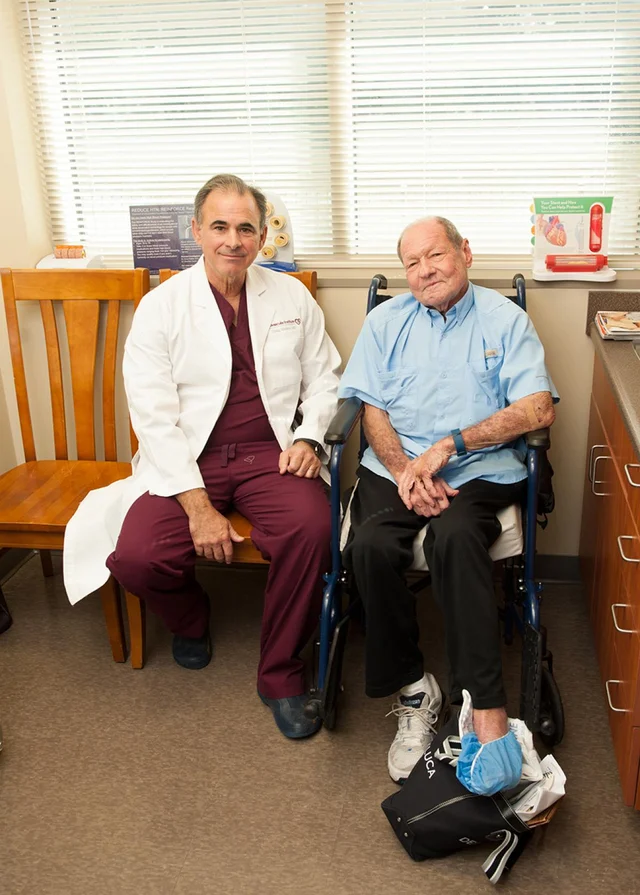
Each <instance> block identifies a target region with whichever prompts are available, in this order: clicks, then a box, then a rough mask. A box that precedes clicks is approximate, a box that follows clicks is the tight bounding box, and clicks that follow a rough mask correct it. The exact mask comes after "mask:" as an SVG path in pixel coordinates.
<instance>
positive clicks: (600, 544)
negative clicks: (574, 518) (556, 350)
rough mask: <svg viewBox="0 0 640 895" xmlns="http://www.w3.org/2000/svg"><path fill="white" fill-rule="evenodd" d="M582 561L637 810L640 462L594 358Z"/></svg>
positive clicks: (622, 766) (617, 744)
mask: <svg viewBox="0 0 640 895" xmlns="http://www.w3.org/2000/svg"><path fill="white" fill-rule="evenodd" d="M638 399H639V400H640V395H639V396H638ZM580 562H581V570H582V577H583V580H584V583H585V587H586V591H587V598H588V601H589V613H590V617H591V626H592V629H593V635H594V642H595V647H596V653H597V656H598V663H599V665H600V672H601V676H602V684H603V688H604V693H605V697H606V700H607V706H608V712H609V724H610V727H611V735H612V739H613V747H614V751H615V755H616V761H617V763H618V770H619V773H620V779H621V781H622V790H623V796H624V801H625V804H627V805H635V807H636V808H639V809H640V688H639V686H638V680H639V676H640V459H639V458H638V455H637V453H636V450H635V448H634V446H633V444H632V441H631V439H630V437H629V433H628V431H627V428H626V425H625V422H624V420H623V418H622V415H621V413H620V410H619V408H618V406H617V403H616V400H615V397H614V394H613V391H612V389H611V385H610V384H609V380H608V377H607V374H606V372H605V369H604V367H603V365H602V362H601V361H600V359H599V358H598V357H597V356H596V360H595V367H594V374H593V388H592V393H591V414H590V419H589V442H588V453H587V464H586V470H585V480H584V501H583V506H582V530H581V536H580Z"/></svg>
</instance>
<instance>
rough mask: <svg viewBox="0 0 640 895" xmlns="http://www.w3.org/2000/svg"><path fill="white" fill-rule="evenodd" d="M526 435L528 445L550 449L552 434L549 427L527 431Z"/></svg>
mask: <svg viewBox="0 0 640 895" xmlns="http://www.w3.org/2000/svg"><path fill="white" fill-rule="evenodd" d="M524 437H525V438H526V439H527V447H530V448H538V449H542V450H548V449H549V448H550V446H551V436H550V434H549V429H548V428H547V429H536V431H535V432H527V433H526V435H525V436H524Z"/></svg>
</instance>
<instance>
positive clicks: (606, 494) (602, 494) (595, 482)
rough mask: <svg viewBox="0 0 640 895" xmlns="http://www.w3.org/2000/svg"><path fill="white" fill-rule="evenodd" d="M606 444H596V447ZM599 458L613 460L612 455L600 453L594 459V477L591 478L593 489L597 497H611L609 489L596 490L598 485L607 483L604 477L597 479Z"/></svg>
mask: <svg viewBox="0 0 640 895" xmlns="http://www.w3.org/2000/svg"><path fill="white" fill-rule="evenodd" d="M603 446H604V445H597V444H596V445H594V447H603ZM598 460H611V457H609V456H607V455H606V454H600V456H599V457H596V459H595V460H594V461H593V478H592V479H591V491H592V492H593V493H594V494H595V496H596V497H609V495H610V492H609V491H596V485H606V482H605V481H604V479H602V480H598V479H596V467H597V465H598Z"/></svg>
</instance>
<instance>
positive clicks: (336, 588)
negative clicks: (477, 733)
mask: <svg viewBox="0 0 640 895" xmlns="http://www.w3.org/2000/svg"><path fill="white" fill-rule="evenodd" d="M512 285H513V288H514V289H515V290H516V294H515V296H509V297H510V298H512V300H514V301H516V302H517V304H518V305H519V307H520V308H522V310H523V311H526V295H525V280H524V277H523V276H522V274H516V276H515V277H514V278H513V283H512ZM386 288H387V280H386V277H384V275H382V274H377V275H376V276H374V277H373V279H372V281H371V285H370V287H369V294H368V298H367V314H368V313H369V312H370V311H371V310H372V309H373V308H374V307H376V305H377V304H379V303H380V302H382V301H384V300H386V299H388V298H390V297H391V296H388V295H379V294H378V289H386ZM362 409H363V407H362V402H361V401H360V399H359V398H348V399H347V400H345V401H344V402H343V403H342V404H341V405H340V407H339V408H338V411H337V413H336V415H335V416H334V418H333V420H332V422H331V425H330V426H329V429H328V431H327V433H326V435H325V442H326V443H327V444H328V445H331V457H330V462H329V469H330V473H331V571H330V572H328V573H327V574H325V575H324V581H325V587H324V592H323V600H322V611H321V615H320V634H319V640H318V641H317V643H316V647H317V651H318V662H317V681H316V686H315V687H314V688H313V689H312V691H311V698H310V700H309V703H308V706H307V712H308V714H309V715H310V716H319V717H321V718H322V719H323V721H324V723H325V726H326V727H328V728H332V727H333V726H334V725H335V719H336V702H337V699H338V695H339V691H340V689H341V681H340V678H341V672H342V654H343V650H344V646H345V642H346V633H347V629H348V622H349V617H350V614H351V611H352V607H353V605H354V604H353V603H352V604H350V606H349V607H348V608H347V609H346V611H345V609H344V608H343V593H344V589H345V586H346V584H347V575H346V572H345V570H344V568H343V566H342V557H341V552H340V529H341V521H342V512H341V493H342V492H341V485H340V465H341V459H342V452H343V450H344V447H345V444H346V442H347V441H348V439H349V436H350V435H351V434H352V432H353V430H354V429H355V427H356V425H357V423H358V422H359V420H360V417H361V415H362ZM525 437H526V441H527V457H526V466H527V497H526V502H525V504H524V506H523V528H524V534H525V538H524V540H525V547H524V553H523V554H522V555H521V556H519V557H516V558H512V559H510V560H505V564H506V565H505V579H504V589H505V604H504V607H503V609H502V611H501V615H502V619H503V623H504V639H505V642H506V643H511V641H512V640H513V633H514V630H516V631H517V632H518V633H519V634H520V636H521V637H522V641H523V658H522V684H521V696H520V717H522V718H523V719H524V720H525V722H526V723H527V725H528V726H529V728H530V730H532V731H533V732H537V733H539V734H540V736H541V738H542V739H543V741H544V742H545V744H546V745H548V746H552V745H555V744H556V743H559V742H560V740H561V739H562V735H563V731H564V719H563V711H562V702H561V700H560V694H559V692H558V689H557V686H556V684H555V680H554V679H553V657H552V654H551V653H550V652H549V651H548V650H547V647H546V631H545V630H544V628H543V627H542V626H541V624H540V602H541V594H542V584H541V583H540V582H537V581H536V580H535V571H534V563H535V552H536V523H537V497H538V480H539V470H540V462H541V454H542V452H544V451H546V450H547V449H548V448H549V445H550V441H549V430H548V429H540V430H538V431H536V432H531V433H529V434H528V435H526V436H525ZM365 446H366V441H365V439H364V434H363V433H362V432H361V440H360V456H362V453H363V451H364V448H365Z"/></svg>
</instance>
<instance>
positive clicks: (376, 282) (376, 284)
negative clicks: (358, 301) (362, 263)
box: [367, 273, 387, 314]
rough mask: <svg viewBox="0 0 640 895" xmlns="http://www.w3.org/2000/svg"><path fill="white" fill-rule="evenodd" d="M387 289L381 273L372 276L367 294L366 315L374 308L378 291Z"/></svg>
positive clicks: (384, 278)
mask: <svg viewBox="0 0 640 895" xmlns="http://www.w3.org/2000/svg"><path fill="white" fill-rule="evenodd" d="M386 288H387V278H386V277H385V275H384V274H383V273H377V274H374V276H373V277H372V278H371V283H370V285H369V293H368V295H367V314H368V313H369V311H371V310H373V308H375V306H376V296H377V294H378V289H386Z"/></svg>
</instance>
